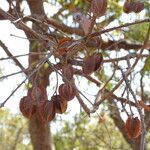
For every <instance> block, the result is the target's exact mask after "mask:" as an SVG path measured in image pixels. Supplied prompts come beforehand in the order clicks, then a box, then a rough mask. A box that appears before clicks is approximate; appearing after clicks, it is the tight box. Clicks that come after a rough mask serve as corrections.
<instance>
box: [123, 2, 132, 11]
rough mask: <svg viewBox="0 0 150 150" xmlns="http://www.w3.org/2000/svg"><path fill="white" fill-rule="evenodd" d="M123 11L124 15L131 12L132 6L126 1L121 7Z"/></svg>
mask: <svg viewBox="0 0 150 150" xmlns="http://www.w3.org/2000/svg"><path fill="white" fill-rule="evenodd" d="M123 11H124V12H125V13H130V12H131V11H132V4H131V3H130V2H128V1H126V2H125V3H124V5H123Z"/></svg>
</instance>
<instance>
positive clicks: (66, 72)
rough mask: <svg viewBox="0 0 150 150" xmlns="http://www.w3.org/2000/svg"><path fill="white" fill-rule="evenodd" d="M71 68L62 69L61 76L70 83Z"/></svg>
mask: <svg viewBox="0 0 150 150" xmlns="http://www.w3.org/2000/svg"><path fill="white" fill-rule="evenodd" d="M73 73H74V72H73V67H72V66H71V65H67V66H63V67H62V74H63V75H64V76H65V77H66V78H67V79H68V80H69V81H70V80H71V79H72V78H73Z"/></svg>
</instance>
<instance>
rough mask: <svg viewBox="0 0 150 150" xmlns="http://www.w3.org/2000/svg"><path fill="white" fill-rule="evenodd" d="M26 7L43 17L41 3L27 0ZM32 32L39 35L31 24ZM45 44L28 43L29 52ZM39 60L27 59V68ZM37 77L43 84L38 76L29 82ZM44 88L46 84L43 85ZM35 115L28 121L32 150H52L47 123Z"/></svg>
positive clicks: (36, 27) (32, 80) (31, 80)
mask: <svg viewBox="0 0 150 150" xmlns="http://www.w3.org/2000/svg"><path fill="white" fill-rule="evenodd" d="M27 2H28V5H29V8H30V11H31V14H32V15H34V14H36V15H41V16H42V15H44V8H43V1H42V0H38V1H33V0H28V1H27ZM32 28H33V30H34V31H36V32H37V33H39V26H38V25H37V24H34V23H33V26H32ZM44 45H45V43H43V42H36V41H32V42H31V41H30V52H35V51H36V52H42V51H43V50H44V48H45V47H44ZM40 59H41V58H40V57H39V56H36V57H32V56H30V57H29V66H31V65H33V64H34V63H35V62H37V61H39V60H40ZM36 77H38V83H36V84H39V83H43V78H41V77H39V76H38V74H36V75H34V76H32V78H31V79H30V82H32V84H33V85H34V83H33V82H34V80H35V78H36ZM44 80H46V81H48V76H46V77H45V78H44ZM44 86H45V88H46V86H47V84H44ZM37 115H38V114H35V116H34V117H33V118H31V120H29V132H30V136H31V142H32V145H33V149H34V150H53V149H54V146H53V142H52V136H51V132H50V126H49V123H48V122H42V121H41V120H40V119H39V118H38V116H37Z"/></svg>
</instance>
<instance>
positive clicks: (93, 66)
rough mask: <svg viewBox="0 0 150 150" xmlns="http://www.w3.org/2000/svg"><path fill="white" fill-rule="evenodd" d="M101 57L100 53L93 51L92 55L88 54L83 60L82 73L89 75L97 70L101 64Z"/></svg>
mask: <svg viewBox="0 0 150 150" xmlns="http://www.w3.org/2000/svg"><path fill="white" fill-rule="evenodd" d="M102 61H103V57H102V54H101V53H100V54H99V53H94V54H93V55H92V56H89V57H87V58H85V59H84V61H83V66H82V68H83V73H84V74H86V75H90V74H91V73H93V72H94V71H96V70H98V69H99V68H100V66H101V64H102Z"/></svg>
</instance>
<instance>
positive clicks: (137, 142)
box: [132, 136, 146, 150]
mask: <svg viewBox="0 0 150 150" xmlns="http://www.w3.org/2000/svg"><path fill="white" fill-rule="evenodd" d="M140 146H141V136H140V137H139V138H137V139H135V140H133V142H132V149H133V150H141V149H140ZM144 147H145V149H144V150H146V143H145V146H144Z"/></svg>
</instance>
